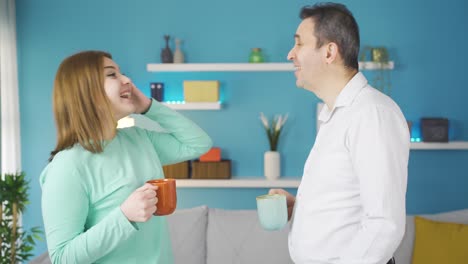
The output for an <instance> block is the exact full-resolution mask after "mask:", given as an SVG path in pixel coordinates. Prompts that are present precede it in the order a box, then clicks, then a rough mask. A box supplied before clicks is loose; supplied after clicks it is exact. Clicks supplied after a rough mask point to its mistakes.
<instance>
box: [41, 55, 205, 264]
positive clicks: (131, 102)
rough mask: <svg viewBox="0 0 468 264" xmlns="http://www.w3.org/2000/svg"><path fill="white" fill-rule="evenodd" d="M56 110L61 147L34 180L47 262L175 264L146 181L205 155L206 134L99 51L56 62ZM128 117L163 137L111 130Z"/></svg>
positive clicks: (163, 221) (138, 130)
mask: <svg viewBox="0 0 468 264" xmlns="http://www.w3.org/2000/svg"><path fill="white" fill-rule="evenodd" d="M53 108H54V114H55V121H56V127H57V137H58V138H57V145H56V147H55V149H54V150H53V151H52V153H51V157H50V163H49V164H48V165H47V166H46V168H45V169H44V170H43V172H42V174H41V177H40V183H41V186H42V214H43V219H44V225H45V231H46V238H47V243H48V249H49V255H50V258H51V260H52V263H162V264H167V263H172V262H173V258H172V249H171V242H170V237H169V233H168V227H167V223H166V219H165V217H159V216H153V212H154V211H155V210H156V206H155V204H156V202H157V199H156V192H157V187H153V186H151V185H149V184H145V182H146V181H147V180H150V179H155V178H164V174H163V170H162V165H165V164H170V163H176V162H180V161H184V160H188V159H193V158H196V157H198V156H200V155H201V154H203V153H205V152H206V151H208V149H209V148H210V147H211V145H212V143H211V139H210V138H209V137H208V135H207V134H206V133H205V132H204V131H203V130H202V129H200V128H199V127H198V126H197V125H195V124H194V123H193V122H191V121H190V120H188V119H187V118H185V117H183V116H182V115H180V114H179V113H177V112H175V111H173V110H171V109H169V108H168V107H165V106H163V105H162V104H160V103H158V102H157V101H155V100H150V99H149V98H147V97H146V96H144V95H143V93H142V92H141V91H139V90H138V89H137V88H136V87H135V86H134V85H133V83H132V82H131V80H130V79H129V78H128V77H126V76H124V75H122V73H121V72H120V69H119V67H118V65H117V64H116V63H115V62H114V61H113V60H112V57H111V55H110V54H108V53H105V52H101V51H85V52H81V53H78V54H75V55H72V56H70V57H68V58H66V59H65V60H64V61H63V62H62V64H61V65H60V67H59V69H58V71H57V75H56V78H55V83H54V92H53ZM132 113H135V114H144V115H145V116H147V117H149V118H150V119H152V120H154V121H156V122H158V123H159V124H160V125H161V126H162V127H163V128H164V129H165V130H167V132H166V133H161V132H153V131H148V130H144V129H141V128H138V127H131V128H125V129H116V126H117V120H119V119H120V118H122V117H125V116H127V115H129V114H132Z"/></svg>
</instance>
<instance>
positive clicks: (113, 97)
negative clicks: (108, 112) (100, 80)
mask: <svg viewBox="0 0 468 264" xmlns="http://www.w3.org/2000/svg"><path fill="white" fill-rule="evenodd" d="M104 75H105V76H104V89H105V91H106V95H107V97H108V98H109V101H110V103H111V105H112V109H113V111H114V117H115V118H116V120H119V119H121V118H123V117H125V116H128V115H130V114H132V113H134V112H135V106H134V105H133V100H132V85H131V80H130V78H128V77H127V76H125V75H123V74H122V73H121V72H120V69H119V66H118V65H117V64H116V63H115V62H114V61H113V60H111V59H109V58H104Z"/></svg>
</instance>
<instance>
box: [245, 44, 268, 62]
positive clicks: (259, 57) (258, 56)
mask: <svg viewBox="0 0 468 264" xmlns="http://www.w3.org/2000/svg"><path fill="white" fill-rule="evenodd" d="M264 61H265V59H264V58H263V54H262V49H260V48H252V51H251V52H250V56H249V62H250V63H260V62H264Z"/></svg>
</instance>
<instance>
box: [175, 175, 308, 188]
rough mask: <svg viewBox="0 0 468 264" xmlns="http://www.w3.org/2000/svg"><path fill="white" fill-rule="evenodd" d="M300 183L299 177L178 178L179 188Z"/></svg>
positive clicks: (249, 186)
mask: <svg viewBox="0 0 468 264" xmlns="http://www.w3.org/2000/svg"><path fill="white" fill-rule="evenodd" d="M299 183H300V180H299V178H298V180H286V179H279V180H267V179H265V178H263V179H262V178H259V177H255V178H252V179H247V178H245V179H229V180H202V179H187V180H185V179H177V187H178V188H297V187H299Z"/></svg>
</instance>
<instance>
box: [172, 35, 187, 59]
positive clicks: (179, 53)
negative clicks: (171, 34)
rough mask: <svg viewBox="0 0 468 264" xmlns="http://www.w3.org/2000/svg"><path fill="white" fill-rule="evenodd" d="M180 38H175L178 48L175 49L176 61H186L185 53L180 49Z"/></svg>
mask: <svg viewBox="0 0 468 264" xmlns="http://www.w3.org/2000/svg"><path fill="white" fill-rule="evenodd" d="M180 43H181V40H180V39H175V44H176V48H175V51H174V63H184V60H185V59H184V53H182V50H181V49H180Z"/></svg>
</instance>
